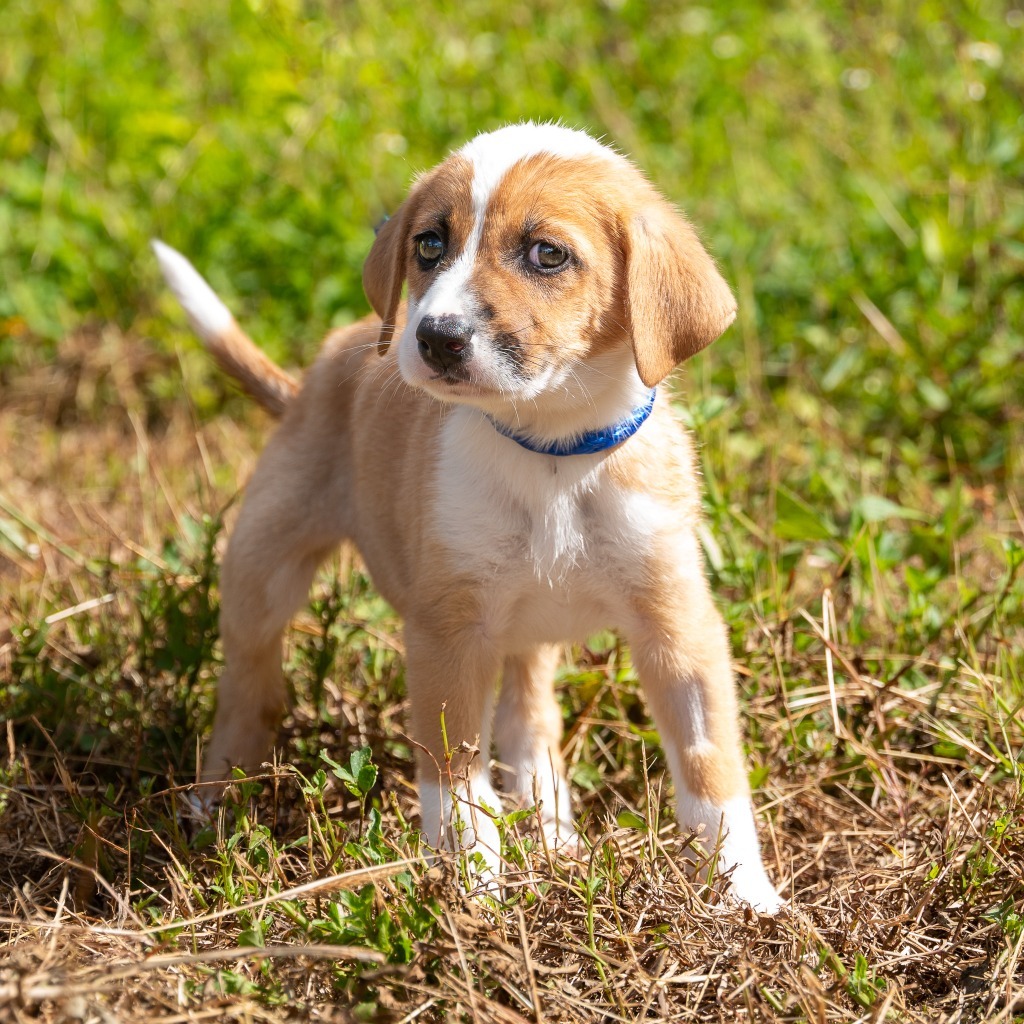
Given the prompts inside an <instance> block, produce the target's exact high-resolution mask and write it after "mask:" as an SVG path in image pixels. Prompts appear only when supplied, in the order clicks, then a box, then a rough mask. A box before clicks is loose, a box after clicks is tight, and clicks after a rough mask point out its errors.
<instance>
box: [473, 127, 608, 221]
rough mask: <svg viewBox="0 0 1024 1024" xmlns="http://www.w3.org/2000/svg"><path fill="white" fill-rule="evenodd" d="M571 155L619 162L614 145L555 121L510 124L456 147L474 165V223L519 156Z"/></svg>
mask: <svg viewBox="0 0 1024 1024" xmlns="http://www.w3.org/2000/svg"><path fill="white" fill-rule="evenodd" d="M542 154H543V155H549V156H558V157H564V158H566V159H573V158H574V157H581V156H582V157H599V158H602V159H605V160H611V161H612V162H622V161H623V157H621V156H619V154H618V153H616V152H615V151H614V150H613V149H609V147H608V146H605V145H603V144H602V143H600V142H598V141H597V139H595V138H592V137H591V136H589V135H588V134H587V133H586V132H581V131H577V130H576V129H573V128H563V127H562V125H558V124H534V123H533V122H529V121H528V122H526V123H525V124H512V125H509V126H508V127H506V128H499V129H498V130H497V131H495V132H487V133H486V134H484V135H478V136H477V137H476V138H475V139H473V140H472V141H471V142H467V143H466V145H465V146H463V147H462V149H460V150H459V151H458V155H459V156H461V157H463V158H464V159H466V160H468V161H469V162H470V164H471V165H472V167H473V206H474V211H475V212H476V214H477V223H478V224H479V222H480V217H481V215H482V214H483V211H484V209H486V207H487V200H488V198H489V197H490V195H491V193H492V192H493V191H494V190H495V188H497V186H498V185H499V183H500V182H501V179H502V178H504V177H505V175H506V174H507V173H508V172H509V171H510V170H511V169H512V168H513V167H514V166H515V165H516V164H517V163H519V161H520V160H525V159H526V158H527V157H531V156H540V155H542Z"/></svg>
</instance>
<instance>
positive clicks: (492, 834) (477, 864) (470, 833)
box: [419, 775, 501, 889]
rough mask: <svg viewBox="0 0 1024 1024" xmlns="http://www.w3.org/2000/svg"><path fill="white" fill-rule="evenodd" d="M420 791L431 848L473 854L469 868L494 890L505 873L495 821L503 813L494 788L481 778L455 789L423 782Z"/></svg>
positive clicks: (422, 810)
mask: <svg viewBox="0 0 1024 1024" xmlns="http://www.w3.org/2000/svg"><path fill="white" fill-rule="evenodd" d="M419 790H420V812H421V816H422V828H423V832H424V834H425V835H426V839H427V843H428V845H430V846H432V847H433V848H434V849H435V850H448V851H451V852H455V853H459V852H462V853H467V854H470V855H471V857H470V858H468V859H467V865H468V866H469V867H470V868H471V869H472V871H473V873H474V874H476V875H478V876H479V880H480V881H481V882H483V883H484V885H485V887H486V888H488V889H490V888H492V887H493V885H494V884H495V880H496V879H497V878H498V877H499V876H500V874H501V837H500V835H499V833H498V826H497V823H496V822H495V820H494V819H495V815H498V814H500V813H501V800H500V799H499V797H498V794H497V793H495V791H494V789H493V787H492V786H491V785H490V783H489V782H488V781H487V780H486V779H485V778H484V777H483V776H479V775H478V776H475V777H474V778H472V779H470V780H469V783H468V784H464V783H459V784H458V785H457V786H456V787H455V789H454V790H453V789H445V788H442V786H441V784H440V782H439V780H433V781H432V782H424V781H423V780H421V781H420V785H419ZM476 855H479V857H477V856H476Z"/></svg>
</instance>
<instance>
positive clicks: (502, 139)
mask: <svg viewBox="0 0 1024 1024" xmlns="http://www.w3.org/2000/svg"><path fill="white" fill-rule="evenodd" d="M455 155H456V156H460V157H462V158H463V159H465V160H467V161H468V162H469V165H470V168H471V169H472V174H473V181H472V185H471V188H472V197H473V228H472V230H471V231H470V234H469V237H468V238H467V239H466V244H465V245H464V246H463V249H462V252H461V253H459V256H458V258H457V259H456V260H455V261H454V263H452V265H451V266H450V267H449V268H448V269H447V270H445V271H444V272H443V273H441V274H439V275H438V276H437V278H436V280H435V281H434V283H433V284H432V285H431V286H430V288H429V289H428V290H427V292H426V294H425V295H424V296H423V299H422V300H421V303H417V304H416V307H415V308H414V310H413V313H412V315H411V316H410V320H412V318H413V316H416V315H419V314H422V315H423V316H439V315H443V314H446V313H451V314H465V313H468V312H470V307H471V306H472V302H473V300H472V297H470V296H469V295H468V294H467V290H468V286H469V279H470V276H471V274H472V272H473V265H474V264H475V263H476V257H477V252H478V251H479V248H480V238H481V236H482V235H483V229H484V215H485V213H486V211H487V203H488V202H489V200H490V198H491V195H492V194H493V193H494V190H495V189H496V188H497V187H498V185H500V184H501V181H502V179H503V178H504V177H505V175H506V174H508V172H509V171H510V170H511V169H512V168H513V167H514V166H515V165H516V164H517V163H519V162H520V161H521V160H525V159H527V158H528V157H531V156H556V157H563V158H565V159H573V158H575V157H597V158H600V159H604V160H609V161H611V162H613V163H625V162H626V161H625V158H624V157H621V156H619V154H618V153H616V152H615V151H614V150H613V149H610V148H609V147H608V146H605V145H603V144H602V143H600V142H598V141H597V139H595V138H592V137H591V136H590V135H588V134H587V133H586V132H582V131H578V130H576V129H574V128H564V127H562V126H561V125H558V124H534V123H533V122H532V121H528V122H525V123H524V124H513V125H508V126H507V127H505V128H499V129H498V130H497V131H494V132H487V133H485V134H483V135H478V136H477V137H476V138H475V139H473V140H472V141H470V142H467V143H466V145H465V146H463V147H462V148H461V149H460V150H457V151H456V153H455Z"/></svg>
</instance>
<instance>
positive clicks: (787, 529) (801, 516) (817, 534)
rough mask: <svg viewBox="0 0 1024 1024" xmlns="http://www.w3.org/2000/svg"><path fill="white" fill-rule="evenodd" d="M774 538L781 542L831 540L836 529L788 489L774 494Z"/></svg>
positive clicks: (781, 489)
mask: <svg viewBox="0 0 1024 1024" xmlns="http://www.w3.org/2000/svg"><path fill="white" fill-rule="evenodd" d="M772 529H773V531H774V533H775V536H776V537H781V538H782V539H783V540H801V541H810V540H831V539H832V538H833V537H834V536H835V535H836V529H835V527H834V526H832V525H831V523H829V522H828V521H827V520H826V519H825V518H824V517H823V516H822V515H821V514H820V513H819V512H818V511H817V510H816V509H814V508H813V507H812V506H811V505H809V504H808V503H807V502H806V501H804V499H803V498H801V497H800V496H799V495H797V494H795V493H794V492H793V491H791V490H790V489H789V488H788V487H786V486H784V485H783V484H779V486H778V489H777V491H776V492H775V523H774V525H773V527H772Z"/></svg>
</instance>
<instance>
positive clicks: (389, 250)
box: [363, 199, 409, 355]
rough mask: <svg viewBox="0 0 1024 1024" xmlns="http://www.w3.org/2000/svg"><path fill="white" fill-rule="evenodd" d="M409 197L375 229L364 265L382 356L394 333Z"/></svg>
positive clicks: (403, 277)
mask: <svg viewBox="0 0 1024 1024" xmlns="http://www.w3.org/2000/svg"><path fill="white" fill-rule="evenodd" d="M408 206H409V200H408V199H407V200H406V201H405V202H404V203H402V205H401V206H400V207H399V208H398V210H397V212H396V213H395V215H394V216H393V217H391V218H389V219H388V220H386V221H385V222H384V223H383V224H382V225H381V227H380V230H379V231H378V232H377V237H376V238H375V239H374V242H373V245H372V246H371V247H370V253H369V255H368V256H367V257H366V262H365V263H364V264H363V291H364V292H366V297H367V298H368V299H369V300H370V305H371V306H373V311H374V312H375V313H376V314H377V316H379V317H380V319H381V325H380V338H379V339H378V341H377V350H378V351H379V352H380V354H381V355H384V353H385V352H387V350H388V346H389V345H390V344H391V338H392V336H393V335H394V333H395V317H396V316H397V314H398V304H399V302H401V301H402V284H403V282H404V281H405V256H406V253H405V243H406V225H407V223H408V220H409V216H408V212H409V211H408Z"/></svg>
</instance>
